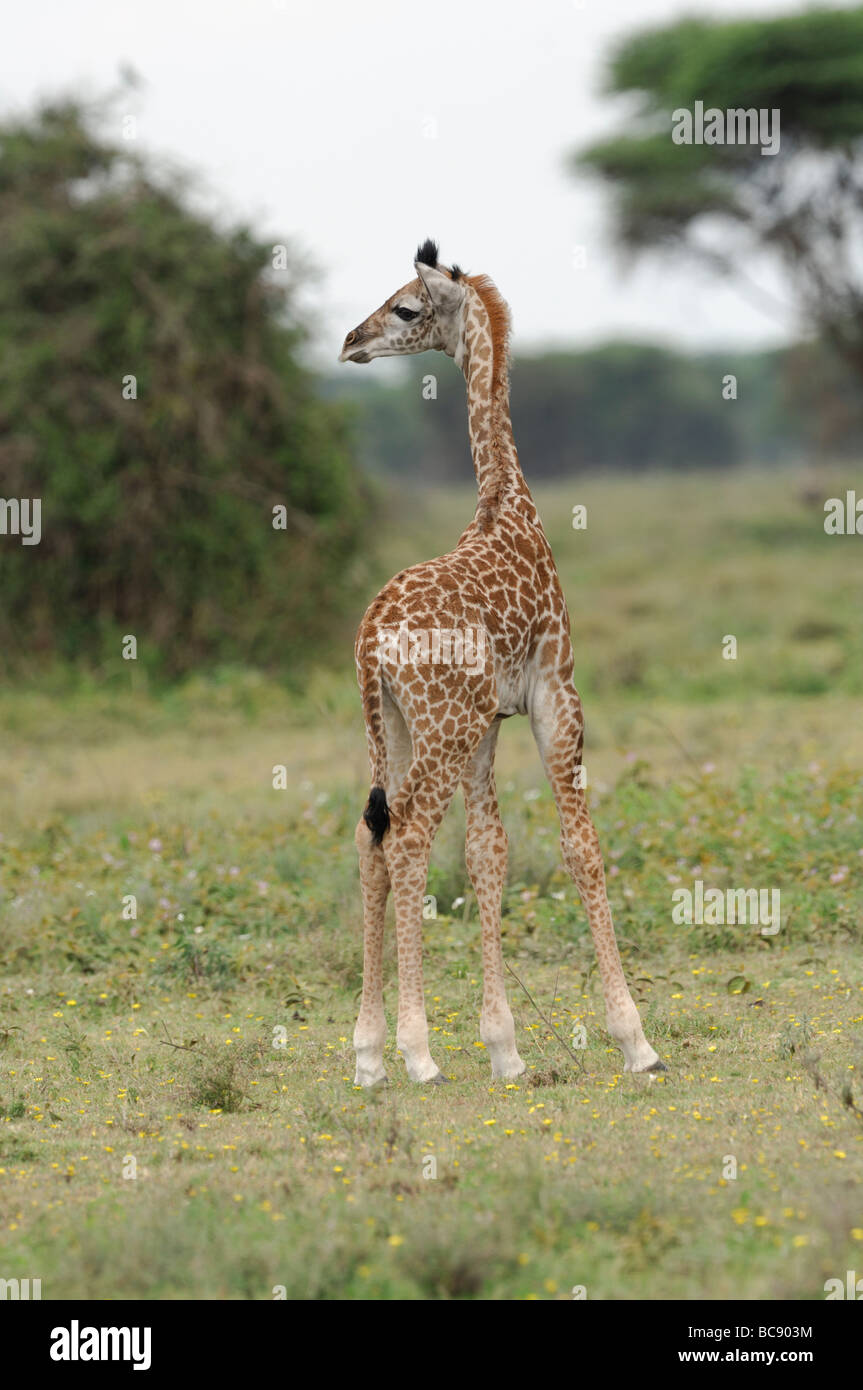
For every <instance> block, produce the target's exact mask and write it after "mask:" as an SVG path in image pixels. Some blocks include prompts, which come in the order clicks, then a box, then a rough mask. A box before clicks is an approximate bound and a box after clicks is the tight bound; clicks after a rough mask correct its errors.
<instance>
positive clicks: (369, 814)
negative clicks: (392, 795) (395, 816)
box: [363, 787, 390, 845]
mask: <svg viewBox="0 0 863 1390" xmlns="http://www.w3.org/2000/svg"><path fill="white" fill-rule="evenodd" d="M363 820H364V821H365V823H366V825H367V826H368V828H369V830H370V831H371V832H372V839H373V840H374V842H375V844H376V845H379V844H380V843H381V840H382V839H383V838H384V835H385V834H386V832H387V831H388V830H389V828H390V808H389V806H388V805H387V794H386V792H385V791H384V789H383V787H372V789H371V791H370V792H369V800H368V805H367V806H366V809H365V810H364V811H363Z"/></svg>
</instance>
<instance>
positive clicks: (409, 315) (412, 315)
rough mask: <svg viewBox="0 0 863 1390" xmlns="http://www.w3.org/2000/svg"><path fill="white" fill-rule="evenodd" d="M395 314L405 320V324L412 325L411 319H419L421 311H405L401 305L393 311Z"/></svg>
mask: <svg viewBox="0 0 863 1390" xmlns="http://www.w3.org/2000/svg"><path fill="white" fill-rule="evenodd" d="M393 313H394V314H398V316H399V318H400V319H404V321H405V323H410V321H411V319H418V318H419V309H405V308H404V307H403V306H402V305H401V304H399V305H398V306H397V308H395V309H393Z"/></svg>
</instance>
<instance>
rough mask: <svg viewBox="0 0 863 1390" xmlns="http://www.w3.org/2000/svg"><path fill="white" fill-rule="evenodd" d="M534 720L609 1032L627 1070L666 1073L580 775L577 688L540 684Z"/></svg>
mask: <svg viewBox="0 0 863 1390" xmlns="http://www.w3.org/2000/svg"><path fill="white" fill-rule="evenodd" d="M530 718H531V725H532V727H533V732H534V736H535V738H536V741H537V745H538V747H539V751H540V756H541V757H542V761H543V765H544V767H545V771H546V775H547V777H548V780H549V782H550V784H551V789H552V791H553V793H554V799H555V802H556V803H557V810H558V815H559V817H560V847H561V853H562V855H563V862H564V865H565V866H566V869H567V872H568V873H569V875H570V877H571V878H572V879H573V882H574V883H575V885H576V887H577V888H578V892H579V895H580V897H581V900H582V902H583V904H584V907H585V910H586V912H587V919H588V923H589V925H590V933H591V936H592V937H593V944H594V947H595V949H596V955H597V960H598V963H599V972H600V977H601V979H602V990H603V994H604V996H605V1010H606V1022H607V1025H608V1031H609V1033H610V1034H611V1036H612V1037H613V1038H614V1040H615V1042H616V1043H617V1045H618V1047H619V1048H620V1049H621V1051H622V1052H623V1056H624V1060H625V1065H624V1070H625V1071H633V1072H644V1071H664V1070H665V1066H664V1065H663V1063H662V1062H661V1061H660V1060H659V1057H658V1055H657V1053H656V1052H655V1051H654V1049H653V1048H652V1047H651V1046H650V1043H649V1042H648V1041H647V1039H646V1038H645V1036H644V1030H643V1028H642V1026H641V1019H640V1017H639V1013H638V1009H637V1008H636V1005H635V1003H634V1001H633V998H632V995H631V994H630V992H629V988H628V986H627V983H626V978H625V976H624V973H623V965H622V964H621V960H620V952H619V951H618V948H617V939H616V937H615V934H614V923H613V921H612V917H611V908H610V906H609V903H608V895H607V893H606V887H605V868H604V865H603V862H602V852H601V850H600V847H599V838H598V836H597V833H596V830H595V828H594V825H593V821H592V820H591V818H590V813H589V811H588V809H587V800H586V797H585V794H584V790H583V787H582V783H581V778H580V777H579V775H578V773H579V770H580V768H581V751H582V743H583V728H584V725H583V716H582V711H581V700H580V699H579V696H578V693H577V691H576V690H575V688H574V686H573V685H572V684H571V683H569V682H565V681H560V682H545V683H540V684H539V685H538V687H537V689H536V690H535V692H534V698H533V701H532V705H531V709H530Z"/></svg>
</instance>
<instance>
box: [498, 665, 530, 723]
mask: <svg viewBox="0 0 863 1390" xmlns="http://www.w3.org/2000/svg"><path fill="white" fill-rule="evenodd" d="M495 679H496V683H497V712H498V716H499V718H501V719H509V717H510V715H513V714H526V713H527V696H526V691H525V680H524V673H523V672H521V673H518V674H516V673H515V672H512V671H507V670H505V669H504V670H500V669H498V670H497V671H496V672H495Z"/></svg>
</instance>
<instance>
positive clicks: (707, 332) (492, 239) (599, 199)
mask: <svg viewBox="0 0 863 1390" xmlns="http://www.w3.org/2000/svg"><path fill="white" fill-rule="evenodd" d="M800 8H804V7H803V6H801V5H799V4H794V3H793V0H713V3H711V4H709V6H702V4H701V2H700V0H691V3H689V4H683V3H678V0H610V3H605V2H600V3H597V2H596V0H532V2H531V3H529V4H525V3H516V0H436V3H432V4H420V3H405V0H401V3H399V0H364V3H357V0H308V3H296V0H233V2H232V0H141V3H131V0H77V2H76V3H74V4H70V3H68V0H27V3H26V4H23V5H16V6H15V7H14V8H12V7H10V9H9V10H7V12H6V14H5V16H4V22H3V29H4V34H3V54H2V71H3V88H2V94H0V108H2V110H3V112H4V114H5V113H8V112H9V111H10V110H20V109H22V108H24V107H26V106H27V105H29V104H30V102H31V101H32V100H33V99H34V98H35V97H36V96H38V95H42V94H50V93H56V92H57V91H64V90H65V91H68V90H70V89H72V90H77V91H83V92H85V93H86V92H91V93H100V92H104V91H105V90H107V89H109V88H111V87H114V86H116V84H117V75H118V71H119V68H120V65H121V64H124V63H126V64H131V65H132V66H133V67H134V68H135V69H136V70H137V72H138V73H139V74H140V76H141V77H142V78H143V80H144V83H145V84H146V85H145V87H144V89H143V91H142V92H141V93H140V95H139V96H138V98H137V99H136V101H135V102H134V104H133V105H132V106H131V107H130V109H131V110H134V111H135V112H136V114H137V116H138V118H139V139H140V142H141V144H142V145H143V146H144V147H145V148H147V149H152V150H153V151H155V152H158V153H160V154H167V155H170V156H171V157H172V158H173V159H175V160H177V159H178V160H180V161H182V162H184V163H187V164H189V165H191V166H192V167H193V168H194V169H195V170H197V171H198V172H199V173H200V174H201V175H202V176H203V178H204V180H205V184H206V186H207V188H208V190H209V198H210V204H211V206H213V207H214V208H217V209H218V210H219V211H220V212H221V213H223V214H226V215H229V216H234V217H236V218H240V219H245V220H249V221H251V222H252V223H253V224H254V225H255V226H256V228H259V229H262V230H266V232H267V234H268V235H272V237H273V240H274V241H276V240H283V239H288V238H292V239H294V240H295V241H296V242H298V243H299V244H300V245H301V246H302V247H304V248H306V250H307V251H308V252H309V253H310V254H311V255H312V257H313V258H314V259H315V260H316V262H317V263H318V264H319V265H320V267H321V269H322V270H323V272H324V279H323V281H322V282H321V284H320V285H319V286H317V287H316V288H315V290H314V294H313V300H312V302H313V303H314V305H315V309H316V318H317V320H318V329H319V334H318V350H319V352H320V354H321V355H322V359H323V360H324V361H326V362H333V361H334V359H335V356H336V353H337V351H338V348H339V346H340V342H341V339H342V337H343V336H344V334H345V332H346V331H347V330H348V329H349V328H351V327H353V325H354V324H355V323H357V322H358V321H359V320H360V319H362V318H364V317H365V315H366V314H367V313H369V312H370V311H371V310H372V309H373V308H375V307H376V306H377V305H378V304H379V303H380V301H381V300H382V299H384V298H385V297H386V296H387V295H388V294H390V293H391V292H392V291H393V290H394V289H396V288H398V286H399V285H400V284H402V283H404V281H405V280H407V279H409V278H410V277H411V275H412V255H413V251H414V248H415V247H416V244H417V242H418V240H421V239H423V238H425V237H426V236H427V235H432V236H435V237H437V238H438V239H439V241H440V243H441V254H442V258H443V259H444V260H445V261H447V262H449V261H453V260H455V261H458V262H459V264H460V265H462V266H463V267H464V268H465V269H467V270H468V271H471V272H477V271H486V272H488V273H489V274H491V275H492V276H493V277H494V279H495V280H496V281H497V283H498V285H499V287H500V289H501V291H502V292H503V294H504V295H505V297H506V298H507V299H508V300H509V302H510V304H511V306H512V309H513V315H514V324H515V345H516V348H517V349H518V348H525V347H533V346H537V345H539V344H541V343H550V342H556V343H579V344H584V343H589V342H594V341H597V340H601V339H605V338H608V337H612V336H627V337H641V338H651V339H655V338H663V339H665V340H667V341H673V342H678V343H686V344H690V345H693V346H708V345H714V344H728V345H731V344H737V345H741V346H742V345H752V346H756V345H761V344H765V343H770V342H776V341H781V340H783V339H784V338H785V337H787V336H788V334H789V332H793V331H794V325H793V323H792V322H791V321H790V320H787V321H786V322H785V323H783V321H782V319H781V318H779V319H777V318H770V317H767V316H766V315H765V314H764V312H763V311H762V310H760V309H758V308H757V307H755V305H753V304H752V303H750V302H748V301H747V299H746V298H744V297H742V295H741V293H740V292H739V291H738V290H737V289H736V288H733V287H731V286H728V285H723V284H722V283H719V282H717V281H716V280H714V279H710V278H707V277H705V276H702V275H696V274H694V272H693V271H692V269H691V267H689V266H687V267H686V268H685V269H675V267H674V266H673V265H669V264H667V263H656V262H654V263H651V264H649V265H647V266H645V267H643V268H641V269H639V270H638V271H637V272H636V273H634V274H623V273H622V270H621V266H620V263H619V260H618V258H617V256H616V253H615V250H614V247H613V245H612V244H611V242H610V239H609V238H608V236H607V234H606V233H605V230H604V228H605V226H606V216H605V195H604V193H603V192H602V190H601V189H598V188H597V187H596V186H595V185H594V184H592V183H587V182H579V183H576V182H574V181H573V180H572V179H571V178H569V177H568V176H567V174H566V173H565V172H564V169H563V158H564V155H565V153H566V151H567V150H569V149H571V148H572V147H573V146H574V145H577V144H579V143H582V142H585V141H588V140H590V139H592V138H595V137H597V136H598V135H601V134H603V133H605V132H607V131H609V130H611V129H613V128H614V125H615V119H616V117H617V116H618V114H619V111H618V108H617V107H616V106H615V105H613V104H612V103H610V102H609V100H608V99H607V98H604V97H603V96H602V95H601V94H600V84H601V79H602V72H603V59H604V56H605V55H606V54H607V52H608V49H609V44H610V43H611V41H613V39H614V38H615V37H616V36H618V35H621V34H625V33H627V32H629V31H631V30H632V29H633V28H637V27H643V26H645V25H652V24H657V23H662V22H666V21H668V20H670V19H672V18H674V17H676V16H679V15H681V14H686V13H693V12H698V13H704V12H709V13H710V14H714V15H717V16H731V15H753V16H755V15H764V14H769V13H779V12H788V11H790V10H792V9H800ZM117 133H118V132H112V134H117ZM579 245H583V246H585V247H586V258H587V263H586V266H585V268H584V269H580V270H578V269H575V268H574V267H573V263H572V262H573V248H574V247H576V246H579ZM378 365H380V364H378Z"/></svg>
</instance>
